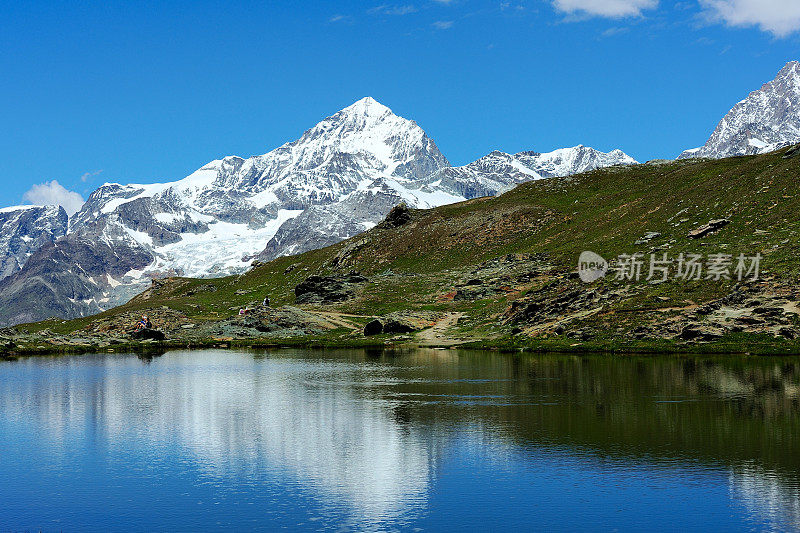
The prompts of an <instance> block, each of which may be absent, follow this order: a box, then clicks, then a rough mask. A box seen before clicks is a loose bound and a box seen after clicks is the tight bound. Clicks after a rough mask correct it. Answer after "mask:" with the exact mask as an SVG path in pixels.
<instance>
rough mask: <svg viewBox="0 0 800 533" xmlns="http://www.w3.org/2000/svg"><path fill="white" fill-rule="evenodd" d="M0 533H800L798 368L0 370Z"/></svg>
mask: <svg viewBox="0 0 800 533" xmlns="http://www.w3.org/2000/svg"><path fill="white" fill-rule="evenodd" d="M0 487H2V489H0V532H6V531H43V532H46V531H198V530H224V531H252V530H261V531H274V530H280V529H282V530H290V531H291V530H299V531H317V530H333V531H395V530H397V531H471V530H475V531H487V530H493V531H520V530H522V531H526V530H528V531H530V530H545V531H575V530H580V531H613V530H625V531H631V530H634V531H654V530H656V531H661V530H668V531H669V530H672V531H708V530H721V531H754V530H755V531H793V530H800V359H798V358H786V357H784V358H765V357H760V358H759V357H746V356H725V357H719V358H716V357H674V356H670V357H660V356H659V357H655V356H653V357H644V356H642V357H636V356H624V357H621V356H611V355H585V356H576V355H536V354H503V353H497V352H480V351H462V350H433V349H409V350H404V351H396V352H392V351H369V350H326V351H322V350H305V349H281V350H270V351H235V350H206V351H169V352H166V353H162V354H158V355H155V354H152V355H147V356H145V355H135V354H127V355H119V354H116V355H115V354H97V355H81V356H67V357H63V356H62V357H29V358H20V359H18V360H14V361H2V362H0Z"/></svg>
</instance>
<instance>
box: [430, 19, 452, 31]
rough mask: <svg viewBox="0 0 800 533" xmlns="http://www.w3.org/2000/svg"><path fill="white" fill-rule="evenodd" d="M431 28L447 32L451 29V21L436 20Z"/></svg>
mask: <svg viewBox="0 0 800 533" xmlns="http://www.w3.org/2000/svg"><path fill="white" fill-rule="evenodd" d="M433 27H434V28H436V29H437V30H449V29H450V28H452V27H453V21H452V20H437V21H436V22H434V23H433Z"/></svg>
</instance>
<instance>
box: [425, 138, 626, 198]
mask: <svg viewBox="0 0 800 533" xmlns="http://www.w3.org/2000/svg"><path fill="white" fill-rule="evenodd" d="M633 164H636V160H634V159H633V158H632V157H630V156H629V155H627V154H625V153H624V152H622V151H621V150H612V151H611V152H608V153H605V152H601V151H599V150H595V149H594V148H590V147H588V146H583V145H578V146H575V147H573V148H561V149H558V150H554V151H552V152H547V153H538V152H520V153H518V154H513V155H512V154H507V153H505V152H499V151H494V152H491V153H490V154H488V155H485V156H483V157H481V158H480V159H478V160H477V161H474V162H472V163H470V164H468V165H465V166H462V167H450V168H444V169H441V170H439V171H438V172H435V173H434V174H433V175H431V176H430V177H429V178H428V180H427V181H428V182H429V186H435V187H437V188H440V189H443V190H445V191H448V192H450V193H451V194H456V195H459V196H463V197H465V198H475V197H478V196H493V195H496V194H499V193H502V192H504V191H507V190H509V189H510V188H512V187H514V186H516V185H519V184H520V183H523V182H526V181H531V180H537V179H543V178H552V177H562V176H570V175H572V174H579V173H581V172H588V171H590V170H594V169H596V168H601V167H609V166H614V165H633Z"/></svg>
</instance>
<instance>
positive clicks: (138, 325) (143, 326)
mask: <svg viewBox="0 0 800 533" xmlns="http://www.w3.org/2000/svg"><path fill="white" fill-rule="evenodd" d="M149 324H150V321H149V320H148V319H147V315H142V319H141V320H140V321H139V322H137V323H136V331H139V330H141V329H146V328H148V327H149V326H148V325H149Z"/></svg>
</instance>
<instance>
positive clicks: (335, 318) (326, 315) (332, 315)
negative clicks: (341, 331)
mask: <svg viewBox="0 0 800 533" xmlns="http://www.w3.org/2000/svg"><path fill="white" fill-rule="evenodd" d="M309 314H312V315H316V316H317V317H318V318H320V319H322V320H325V321H326V322H328V323H330V324H333V325H334V326H338V327H340V328H347V329H353V330H355V329H361V326H360V325H359V324H354V323H352V322H350V321H349V320H347V319H346V318H345V317H352V318H360V316H359V315H348V314H345V313H337V312H335V311H309Z"/></svg>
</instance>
